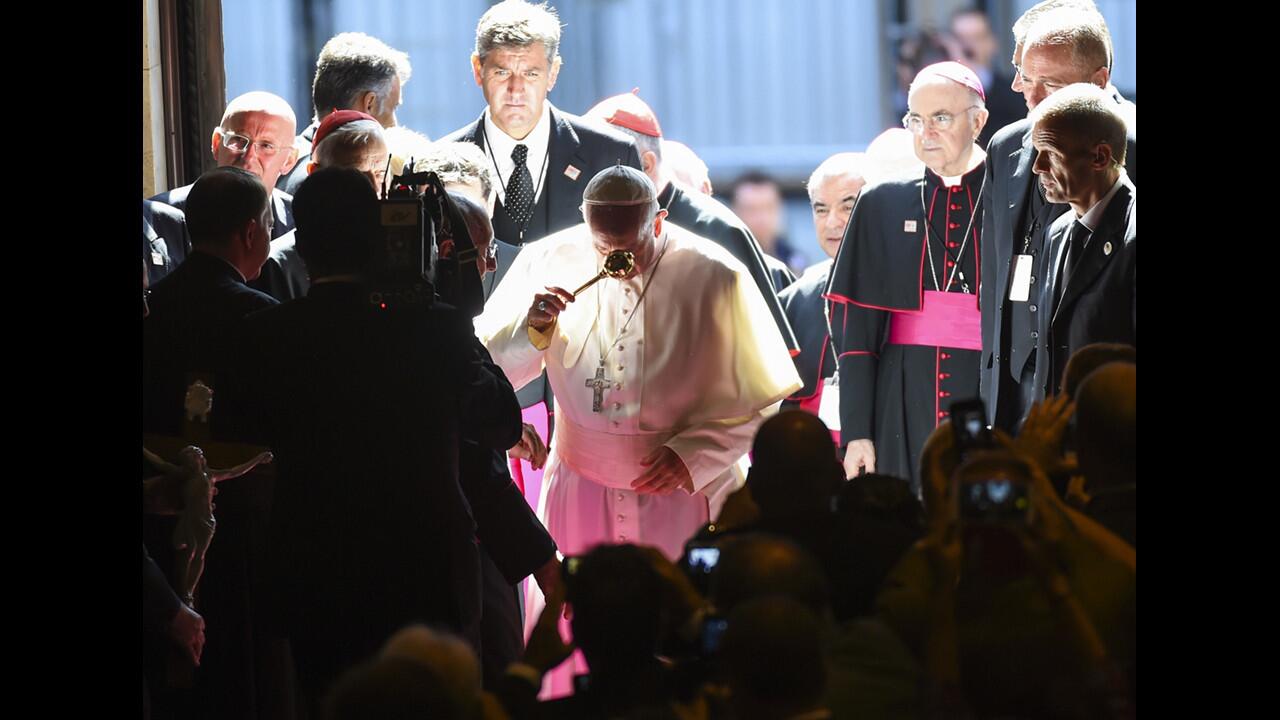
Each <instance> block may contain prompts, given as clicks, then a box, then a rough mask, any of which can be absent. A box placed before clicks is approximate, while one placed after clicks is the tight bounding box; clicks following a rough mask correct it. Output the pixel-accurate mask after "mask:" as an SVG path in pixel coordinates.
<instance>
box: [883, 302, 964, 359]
mask: <svg viewBox="0 0 1280 720" xmlns="http://www.w3.org/2000/svg"><path fill="white" fill-rule="evenodd" d="M889 343H890V344H892V345H927V346H938V347H952V348H960V349H962V350H981V349H982V312H981V311H979V310H978V302H977V298H975V297H974V296H972V295H970V294H968V293H947V292H937V291H934V290H926V291H925V293H924V303H923V305H922V306H921V309H920V310H919V311H918V312H907V311H897V312H894V313H893V314H892V316H891V317H890V318H889Z"/></svg>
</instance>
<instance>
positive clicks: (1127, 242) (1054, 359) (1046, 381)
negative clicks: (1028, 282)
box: [1035, 179, 1138, 393]
mask: <svg viewBox="0 0 1280 720" xmlns="http://www.w3.org/2000/svg"><path fill="white" fill-rule="evenodd" d="M1121 182H1122V184H1121V187H1120V189H1119V190H1117V191H1116V194H1115V195H1114V196H1113V197H1112V198H1111V203H1110V204H1109V205H1107V209H1106V212H1104V213H1103V215H1102V220H1101V221H1100V222H1099V223H1098V228H1097V230H1095V231H1094V232H1093V234H1092V235H1091V236H1090V237H1089V242H1088V243H1087V244H1086V245H1085V246H1084V254H1083V255H1082V256H1081V258H1080V260H1079V264H1078V265H1077V266H1076V269H1075V271H1074V272H1073V273H1072V274H1071V277H1070V279H1069V280H1068V282H1067V286H1066V287H1065V288H1064V289H1063V290H1062V298H1061V300H1059V301H1058V302H1056V303H1054V300H1053V299H1054V298H1055V297H1056V296H1057V291H1058V284H1059V280H1060V275H1059V272H1060V266H1061V264H1062V257H1063V255H1064V253H1065V252H1066V246H1067V230H1068V228H1070V227H1071V225H1072V224H1073V223H1074V222H1075V220H1076V217H1075V213H1074V212H1072V213H1067V214H1065V215H1063V216H1062V217H1060V218H1058V220H1057V221H1056V222H1054V224H1053V226H1052V227H1051V228H1049V243H1048V251H1047V252H1045V253H1044V257H1043V264H1042V266H1041V270H1040V273H1041V274H1042V275H1043V276H1044V277H1045V279H1046V280H1045V283H1044V286H1043V287H1042V288H1041V292H1042V293H1043V294H1042V295H1041V297H1040V302H1041V304H1042V305H1043V306H1044V307H1045V308H1048V309H1049V310H1050V312H1044V313H1040V330H1039V335H1040V337H1039V344H1038V345H1037V347H1036V374H1035V382H1036V388H1037V390H1038V391H1041V392H1048V393H1056V392H1057V391H1058V386H1059V384H1060V383H1061V382H1062V373H1063V370H1065V369H1066V366H1067V360H1068V359H1069V358H1070V357H1071V354H1072V353H1074V352H1075V351H1076V350H1079V349H1080V348H1082V347H1084V346H1085V345H1088V344H1090V343H1096V342H1115V343H1126V344H1129V345H1133V346H1135V347H1137V345H1138V340H1137V330H1138V285H1137V277H1138V191H1137V189H1136V188H1134V186H1133V184H1132V183H1130V182H1129V181H1128V180H1127V179H1126V180H1122V181H1121Z"/></svg>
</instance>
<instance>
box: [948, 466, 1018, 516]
mask: <svg viewBox="0 0 1280 720" xmlns="http://www.w3.org/2000/svg"><path fill="white" fill-rule="evenodd" d="M960 505H961V507H960V514H961V516H962V517H964V518H967V519H970V520H980V521H994V522H1007V521H1015V520H1020V519H1022V518H1023V517H1025V516H1026V513H1027V510H1028V509H1029V508H1030V507H1031V503H1030V500H1029V499H1028V498H1027V487H1026V485H1023V484H1021V483H1015V482H1014V481H1013V480H1010V479H1009V478H1003V477H999V478H987V479H983V480H977V481H974V482H970V483H967V484H966V485H965V487H964V489H963V491H962V492H961V495H960Z"/></svg>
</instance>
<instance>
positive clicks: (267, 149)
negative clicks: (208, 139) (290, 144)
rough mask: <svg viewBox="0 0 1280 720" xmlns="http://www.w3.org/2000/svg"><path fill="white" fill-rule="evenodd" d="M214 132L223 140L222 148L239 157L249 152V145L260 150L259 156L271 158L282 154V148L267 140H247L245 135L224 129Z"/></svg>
mask: <svg viewBox="0 0 1280 720" xmlns="http://www.w3.org/2000/svg"><path fill="white" fill-rule="evenodd" d="M214 132H216V133H218V135H219V136H220V137H221V138H222V146H223V147H225V148H226V149H228V150H230V151H231V152H233V153H236V154H237V155H239V154H240V153H244V152H248V151H249V145H253V146H254V147H256V148H258V154H259V155H262V156H264V157H271V156H272V155H275V154H276V153H278V152H280V146H279V145H276V144H275V143H269V142H267V141H265V140H254V139H252V138H247V137H245V136H244V135H239V134H236V133H233V132H231V131H229V130H223V129H222V128H218V129H217V130H215V131H214Z"/></svg>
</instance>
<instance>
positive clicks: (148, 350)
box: [142, 250, 277, 438]
mask: <svg viewBox="0 0 1280 720" xmlns="http://www.w3.org/2000/svg"><path fill="white" fill-rule="evenodd" d="M275 304H277V303H276V301H275V299H274V298H272V297H271V296H269V295H265V294H263V293H261V292H258V291H257V290H254V289H253V288H250V287H249V286H248V285H246V284H245V282H244V279H243V278H242V277H241V276H240V273H239V271H237V270H236V269H235V268H234V267H232V266H231V264H230V263H228V262H226V261H225V260H222V259H221V258H217V257H214V256H213V255H209V254H207V253H203V252H200V251H198V250H197V251H196V252H193V253H191V256H190V257H188V258H187V260H186V262H184V263H182V264H181V265H179V266H178V268H177V269H176V270H174V271H173V272H172V273H169V275H167V276H166V277H165V278H164V279H163V280H161V281H160V282H158V283H156V284H155V286H154V287H152V288H151V299H150V302H149V305H150V308H151V314H150V315H149V316H148V317H147V318H146V319H145V320H143V322H142V345H143V352H142V365H143V389H142V405H143V427H144V429H146V430H148V431H151V432H158V433H162V434H172V435H177V434H179V433H180V432H181V431H182V399H183V396H184V395H185V393H186V376H187V373H188V372H201V373H208V374H209V375H211V377H212V386H213V387H214V390H215V394H216V392H217V390H218V389H219V386H220V383H221V381H222V380H223V379H224V378H225V377H226V375H227V373H228V372H229V371H230V369H231V368H232V366H233V364H234V361H235V358H236V357H237V356H238V354H239V350H240V331H241V329H242V323H243V321H244V318H245V316H247V315H249V314H250V313H252V312H254V311H255V310H261V309H263V308H266V307H270V306H272V305H275ZM218 399H219V400H220V399H221V398H220V397H219V398H218ZM215 402H216V401H215ZM215 409H216V410H218V411H215V412H214V413H213V415H212V421H211V422H212V426H211V428H210V429H211V431H214V432H215V434H217V435H220V436H224V437H228V438H234V436H235V435H236V434H237V432H236V431H235V430H234V429H233V428H230V427H224V425H225V423H229V422H232V420H231V418H229V417H228V416H227V415H225V414H224V413H222V412H220V410H221V408H220V407H216V408H215Z"/></svg>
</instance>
